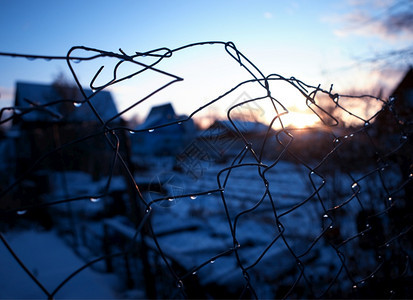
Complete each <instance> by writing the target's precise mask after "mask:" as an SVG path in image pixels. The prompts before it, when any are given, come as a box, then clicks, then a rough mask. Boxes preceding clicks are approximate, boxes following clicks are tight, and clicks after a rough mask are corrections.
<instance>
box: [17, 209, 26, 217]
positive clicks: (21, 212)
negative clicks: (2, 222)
mask: <svg viewBox="0 0 413 300" xmlns="http://www.w3.org/2000/svg"><path fill="white" fill-rule="evenodd" d="M26 213H27V210H18V211H17V214H18V215H19V216H22V215H24V214H26Z"/></svg>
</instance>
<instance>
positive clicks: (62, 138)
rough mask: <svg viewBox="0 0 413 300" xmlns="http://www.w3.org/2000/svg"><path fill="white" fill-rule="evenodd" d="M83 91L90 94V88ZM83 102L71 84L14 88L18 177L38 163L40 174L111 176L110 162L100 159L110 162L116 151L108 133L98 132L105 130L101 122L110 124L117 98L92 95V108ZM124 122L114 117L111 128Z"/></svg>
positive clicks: (106, 95)
mask: <svg viewBox="0 0 413 300" xmlns="http://www.w3.org/2000/svg"><path fill="white" fill-rule="evenodd" d="M85 93H86V95H88V96H90V95H92V91H91V90H85ZM83 100H84V99H83V96H82V94H81V93H80V91H79V89H78V88H76V87H72V86H68V85H61V84H60V85H59V84H51V85H45V84H37V83H26V82H18V83H17V84H16V96H15V103H14V106H15V116H14V119H13V125H12V129H13V130H15V131H17V132H18V138H17V139H16V149H17V153H16V156H17V157H16V159H17V162H16V164H17V165H16V173H17V174H22V173H23V172H25V171H26V170H28V169H29V168H31V167H32V166H33V164H34V163H35V162H36V161H37V163H36V169H37V170H55V171H58V170H67V171H70V170H76V171H84V172H87V173H89V174H92V175H93V176H94V178H96V179H97V178H98V177H99V176H101V175H106V174H108V172H109V171H110V170H109V168H107V169H105V167H106V165H110V163H108V164H102V161H105V162H110V161H111V160H112V159H113V155H114V154H113V153H114V151H113V150H112V149H111V147H110V146H109V143H108V141H107V139H106V137H105V135H104V134H96V133H98V132H101V131H102V128H103V127H102V123H101V121H100V120H99V118H100V119H102V120H103V121H106V120H109V119H110V118H112V117H113V116H116V114H117V113H118V112H117V109H116V106H115V103H114V100H113V98H112V96H111V94H110V93H109V92H107V91H100V92H98V93H96V94H95V95H94V96H93V97H91V99H90V103H91V104H92V105H93V109H92V107H91V105H89V104H88V103H83V104H82V101H83ZM94 110H95V111H94ZM120 122H121V120H119V118H118V119H115V120H114V121H112V122H110V126H116V124H118V125H119V124H120ZM89 136H90V137H89ZM82 138H84V140H79V139H82ZM76 140H79V141H78V142H76Z"/></svg>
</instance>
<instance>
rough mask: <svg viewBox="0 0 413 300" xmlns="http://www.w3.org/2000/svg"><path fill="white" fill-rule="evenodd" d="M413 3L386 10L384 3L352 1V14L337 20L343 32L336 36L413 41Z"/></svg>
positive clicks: (336, 30)
mask: <svg viewBox="0 0 413 300" xmlns="http://www.w3.org/2000/svg"><path fill="white" fill-rule="evenodd" d="M411 3H413V2H408V1H407V2H406V1H404V0H398V1H395V2H392V3H391V4H390V5H387V6H386V7H384V6H383V4H382V3H381V2H380V1H377V2H376V1H374V2H372V1H369V0H351V7H352V11H351V12H350V13H348V14H345V15H343V16H340V17H337V18H336V20H335V21H336V22H335V23H338V24H341V28H338V29H335V30H334V34H335V35H336V36H338V37H346V36H349V35H359V36H368V37H371V36H376V37H379V38H381V39H383V40H387V41H392V40H393V41H394V40H398V39H399V40H400V39H404V40H412V41H413V4H411ZM369 4H370V5H369ZM332 20H333V19H332V18H330V19H326V20H325V21H327V22H330V23H332V22H333V21H332ZM337 20H338V22H337Z"/></svg>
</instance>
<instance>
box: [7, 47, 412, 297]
mask: <svg viewBox="0 0 413 300" xmlns="http://www.w3.org/2000/svg"><path fill="white" fill-rule="evenodd" d="M199 47H219V49H222V53H223V55H227V56H228V57H230V58H231V59H233V60H234V61H235V62H236V63H237V64H239V65H240V70H241V71H243V72H246V73H247V74H248V76H250V79H249V80H246V81H243V82H240V83H239V84H237V85H236V86H234V87H232V88H231V89H229V90H228V91H226V92H225V93H223V94H222V95H220V96H219V97H216V98H214V99H210V100H208V101H206V102H205V103H199V104H198V105H199V107H198V108H196V109H195V110H193V111H192V112H191V113H190V114H189V116H183V117H176V118H171V117H170V116H169V117H168V116H166V117H165V118H164V119H163V120H162V121H161V122H158V123H156V122H155V123H150V122H144V123H143V124H141V126H138V127H131V126H128V125H127V123H125V122H124V121H123V120H122V117H123V116H124V115H125V114H126V113H128V112H130V111H131V110H139V107H140V105H142V104H143V103H147V102H149V103H150V102H151V99H152V98H153V97H154V95H156V94H157V93H159V92H161V91H164V90H165V91H167V90H168V88H169V87H171V86H173V85H174V84H176V83H178V82H180V81H182V80H183V78H181V77H180V76H178V75H175V74H173V72H169V71H166V70H165V69H163V68H162V66H163V63H164V62H165V61H170V60H174V57H175V55H176V54H177V53H179V52H182V51H189V50H191V49H194V48H199ZM74 53H76V54H78V55H76V56H75V55H74ZM79 53H80V54H79ZM0 55H1V56H3V57H8V58H9V59H17V58H18V57H21V58H26V59H30V60H36V61H39V60H43V59H45V60H51V61H54V60H66V62H67V65H68V68H69V70H70V72H71V74H72V75H73V78H74V80H75V83H76V86H75V87H69V86H65V85H60V86H56V85H55V89H59V88H60V92H59V93H58V94H57V95H59V97H58V96H56V97H55V98H50V99H46V100H45V99H36V97H34V98H33V99H32V98H30V96H25V97H24V99H22V100H21V103H16V105H15V106H11V107H7V108H3V109H2V110H1V123H2V124H11V123H13V124H12V125H11V129H9V130H8V132H13V134H11V133H9V134H4V137H3V139H2V143H3V148H4V149H6V150H5V151H3V153H2V155H4V159H3V160H4V163H3V166H2V183H1V193H0V197H1V198H0V204H1V223H0V225H1V227H0V228H1V234H0V239H1V241H2V244H3V245H4V247H5V248H7V250H8V251H9V252H10V254H11V255H12V256H13V258H14V260H15V261H16V264H15V268H21V269H23V270H24V272H25V273H26V275H27V276H29V277H30V278H31V280H33V282H34V283H35V284H36V285H37V286H38V287H39V288H40V290H41V291H42V294H43V295H44V297H45V298H46V297H47V298H55V297H56V298H59V291H60V290H61V289H62V287H64V286H65V285H66V284H68V283H69V282H70V281H71V280H73V279H74V278H76V276H78V275H79V274H81V272H83V271H84V270H86V269H93V270H97V271H101V272H106V273H115V274H117V276H118V277H120V278H121V279H122V283H123V285H122V288H121V289H123V290H133V289H135V290H140V291H142V293H141V294H139V295H141V297H143V298H310V297H311V298H313V297H317V298H348V297H356V298H364V297H370V298H371V297H374V298H375V297H377V298H393V297H396V298H410V297H411V296H412V294H413V293H412V286H413V285H412V283H413V282H412V269H411V251H412V244H411V241H412V239H411V228H412V226H413V225H412V221H411V220H412V219H411V218H412V204H411V203H412V200H413V199H412V180H413V165H412V163H413V162H412V140H411V139H412V137H411V133H412V131H411V120H412V116H413V114H412V110H411V104H409V102H408V101H410V103H411V100H404V98H403V97H404V96H403V95H404V94H403V93H399V94H397V93H396V94H397V95H396V94H395V95H392V97H389V98H386V99H382V98H381V97H379V96H370V95H361V96H355V95H342V94H339V93H336V92H335V91H334V92H333V86H331V87H329V88H328V89H323V88H322V87H321V86H312V85H308V84H306V83H304V82H302V81H300V80H298V79H296V78H285V77H283V76H281V75H278V74H270V75H265V74H263V73H262V72H261V71H260V69H259V68H258V67H257V66H255V65H254V64H253V63H252V62H251V61H250V60H249V59H248V58H247V57H246V56H244V54H243V53H241V52H240V51H239V50H238V49H237V48H236V46H235V45H234V44H233V43H232V42H203V43H196V44H190V45H185V46H182V47H179V48H176V49H168V48H160V49H155V50H152V51H146V52H136V53H134V54H132V55H128V54H126V53H124V52H123V51H122V50H119V53H113V52H108V51H102V50H99V49H92V48H87V47H73V48H72V49H71V50H70V51H69V52H68V54H67V56H61V57H59V56H38V55H22V54H13V53H0ZM103 58H104V59H111V60H112V61H115V64H114V65H113V70H112V71H113V77H112V78H111V79H110V80H108V81H107V82H103V83H102V82H101V83H100V85H99V86H97V83H96V82H99V81H102V80H101V78H100V75H101V73H102V70H103V67H101V68H99V69H96V70H93V72H94V73H95V74H94V76H93V77H92V79H91V80H90V82H89V86H90V89H84V87H83V86H82V84H81V80H80V79H79V74H78V73H77V71H76V63H77V64H78V65H81V64H83V63H85V62H89V61H94V60H99V59H103ZM148 58H150V59H153V61H152V62H151V63H147V62H143V61H144V59H148ZM45 63H47V62H45ZM125 64H131V65H132V66H133V68H134V69H133V71H132V72H130V73H128V74H127V75H125V76H124V75H122V76H120V75H119V73H120V70H121V69H122V67H123V66H124V65H125ZM145 72H154V73H156V74H160V75H162V76H165V77H166V78H168V80H167V81H166V82H163V83H162V84H161V85H160V87H158V88H156V89H155V90H152V91H150V92H149V93H148V94H146V95H144V96H142V97H141V98H139V99H137V100H136V101H134V103H133V104H132V105H130V106H129V107H127V108H125V109H123V110H122V111H120V112H117V111H115V112H114V113H112V114H111V113H110V112H111V111H110V110H105V107H107V105H108V104H107V103H106V102H105V103H106V104H105V105H106V106H103V108H102V103H104V100H102V99H103V98H102V97H100V96H102V95H104V93H105V92H106V90H108V89H110V88H112V87H114V86H116V85H117V84H119V83H121V82H124V81H128V80H130V79H139V78H140V77H139V76H142V75H143V74H144V73H145ZM279 83H282V84H284V88H288V89H292V90H293V91H294V92H296V93H297V94H298V98H299V99H301V101H302V103H305V104H306V109H307V110H308V112H311V113H312V115H313V116H315V117H316V119H317V120H318V123H315V124H313V125H311V126H306V127H302V128H297V127H294V126H292V125H289V124H287V123H286V122H285V120H286V118H287V117H289V115H293V118H295V122H299V121H300V118H303V117H304V116H302V115H301V116H300V115H294V112H292V111H291V110H290V109H289V105H290V103H288V101H289V100H290V99H288V98H286V99H281V98H279V97H278V96H275V94H276V92H277V91H278V86H277V84H279ZM204 84H205V85H208V82H204ZM250 85H253V86H254V87H256V88H257V89H258V91H259V95H258V96H256V97H255V96H254V97H251V96H250V93H248V92H246V91H247V90H248V88H247V87H249V86H250ZM17 92H18V91H17ZM239 95H241V96H239ZM254 95H255V93H254ZM230 96H234V97H235V98H236V101H235V102H233V103H232V104H231V105H230V106H229V107H228V109H227V110H226V111H225V112H224V113H225V114H226V116H227V118H226V120H217V121H216V122H215V123H214V124H213V125H212V126H210V127H208V128H207V129H205V130H203V131H197V133H196V134H195V135H193V136H192V137H191V139H187V140H182V139H181V137H182V135H179V134H178V135H177V134H176V132H180V131H185V128H186V129H188V127H190V126H189V125H190V124H191V123H192V122H193V118H194V117H195V116H196V115H197V114H199V113H201V112H203V111H204V110H207V109H208V108H209V107H210V106H212V105H214V104H217V103H220V102H221V101H224V100H223V99H225V98H226V97H230ZM99 97H100V98H99ZM18 98H19V96H18V95H16V101H17V99H18ZM200 99H203V97H202V95H200ZM406 99H407V98H406ZM194 101H198V100H196V99H194ZM360 107H363V108H364V109H363V110H360ZM80 109H82V110H83V113H79V110H80ZM263 113H265V114H266V116H267V120H269V121H268V122H267V123H268V124H267V125H263V123H259V122H257V118H258V117H260V116H261V115H262V114H263ZM307 115H308V113H307ZM76 116H77V117H78V119H76ZM268 116H270V117H268ZM82 118H83V119H82ZM254 118H255V119H254ZM258 119H259V118H258ZM188 124H189V125H188ZM293 124H294V122H293ZM168 130H170V131H168ZM160 136H162V137H163V139H157V138H159V137H160ZM165 136H166V137H167V138H168V137H169V140H167V139H165ZM6 137H7V138H6ZM153 141H155V142H153ZM145 143H147V144H149V145H151V146H150V147H148V146H145ZM151 143H153V144H151ZM168 143H169V144H170V147H169V148H168V147H166V148H165V145H167V144H168ZM162 147H164V148H162ZM134 148H138V150H137V152H136V151H134V150H133V149H134ZM10 149H12V150H10ZM156 149H158V150H159V149H163V150H162V153H165V151H166V152H167V151H169V154H172V155H160V154H157V155H149V153H148V152H152V153H155V152H156ZM170 149H173V151H172V150H170ZM139 151H140V152H139ZM137 153H138V154H137ZM34 224H40V225H41V226H42V227H43V228H46V229H48V230H57V231H58V233H59V234H60V235H61V236H62V237H63V239H64V240H65V241H66V242H67V243H68V244H69V245H71V247H72V248H73V249H74V251H75V252H76V253H77V254H78V255H79V256H80V257H82V258H83V259H85V264H84V266H82V267H81V268H79V269H77V270H76V271H74V272H68V274H67V277H66V278H65V279H64V280H62V281H61V282H59V284H58V285H57V286H55V287H52V288H50V287H46V286H47V284H45V283H44V282H42V280H40V279H39V278H37V276H36V274H35V273H36V272H34V271H33V270H30V268H28V267H27V266H26V265H25V261H24V260H22V259H21V258H20V257H19V255H18V254H17V253H18V251H16V249H14V248H13V247H12V245H11V243H9V242H8V235H9V233H10V234H12V233H13V232H14V230H16V228H22V227H23V228H27V227H33V226H35V225H34ZM27 247H31V245H30V241H28V242H27ZM50 250H51V251H53V249H50ZM62 260H64V257H62ZM7 272H8V271H3V272H2V273H3V274H7ZM10 272H11V271H10ZM39 272H41V270H39ZM2 280H6V281H7V279H6V278H2ZM8 284H9V285H11V286H13V287H14V288H15V289H16V290H18V289H19V285H18V283H14V282H9V283H8ZM121 295H122V297H127V296H126V295H127V294H125V293H121ZM0 297H1V291H0ZM136 297H138V296H136Z"/></svg>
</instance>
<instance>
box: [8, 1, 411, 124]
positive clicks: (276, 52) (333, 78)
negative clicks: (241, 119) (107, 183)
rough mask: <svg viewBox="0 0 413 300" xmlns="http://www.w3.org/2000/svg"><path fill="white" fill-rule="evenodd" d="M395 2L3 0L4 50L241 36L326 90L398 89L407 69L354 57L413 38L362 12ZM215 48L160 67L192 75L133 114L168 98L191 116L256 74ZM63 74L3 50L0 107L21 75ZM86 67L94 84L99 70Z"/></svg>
mask: <svg viewBox="0 0 413 300" xmlns="http://www.w3.org/2000/svg"><path fill="white" fill-rule="evenodd" d="M392 2H394V1H393V0H389V1H378V0H377V1H372V0H344V1H309V0H308V1H305V0H302V1H263V0H259V1H252V0H240V1H215V0H210V1H188V0H187V1H182V0H178V1H163V0H162V1H130V0H120V1H117V2H113V1H110V2H109V1H78V0H76V1H70V2H69V1H41V0H40V1H21V0H2V1H1V2H0V6H1V9H0V52H13V53H27V54H44V55H66V53H67V51H68V50H69V49H70V48H71V47H72V46H77V45H82V46H88V47H92V48H98V49H102V50H107V51H114V52H117V51H118V49H119V48H122V50H124V51H125V52H126V53H128V54H133V53H134V52H135V51H147V50H150V49H155V48H159V47H168V48H171V49H172V48H175V47H179V46H182V45H185V44H188V43H192V42H198V41H208V40H216V41H233V42H234V43H235V45H236V46H237V48H238V49H239V50H240V51H241V52H242V53H243V54H244V55H246V56H247V57H248V58H249V59H250V60H252V61H253V62H254V63H255V64H256V65H257V66H258V67H259V68H260V69H261V70H262V72H263V73H264V74H265V75H268V74H271V73H277V74H281V75H283V76H286V77H290V76H294V77H296V78H299V79H301V80H303V81H305V82H306V83H308V84H312V85H318V84H322V86H323V87H324V88H326V89H328V87H329V85H330V84H334V86H335V87H336V89H338V90H339V91H340V90H343V91H344V90H357V89H364V90H372V89H374V85H375V84H377V85H379V84H387V85H388V86H389V87H391V86H393V85H394V84H395V82H397V80H398V79H399V78H400V74H401V73H397V72H394V70H392V69H391V68H389V70H384V71H382V72H378V71H377V70H372V69H371V68H370V67H369V66H367V65H363V64H358V63H357V61H355V60H354V58H355V57H368V56H371V55H374V54H377V53H380V52H381V51H386V50H390V49H399V48H403V47H405V46H406V45H410V44H411V42H412V34H411V32H410V33H409V32H407V33H405V32H393V33H392V32H387V31H385V30H384V29H383V28H382V27H380V24H378V23H374V24H372V23H368V24H367V26H366V24H365V22H364V20H363V17H364V18H366V17H367V16H368V15H369V14H370V15H380V13H381V12H382V11H383V7H385V6H386V5H388V4H391V3H392ZM366 8H368V9H367V13H366ZM208 47H209V46H206V47H204V48H203V47H198V48H196V49H190V50H185V51H184V52H182V53H179V55H178V54H177V55H176V56H174V57H173V60H171V61H170V62H168V63H166V64H164V65H160V66H159V67H160V68H161V69H164V68H165V70H167V71H169V72H172V73H174V74H176V75H178V76H182V77H184V79H185V84H182V85H181V86H180V88H175V87H173V88H170V89H168V90H167V91H165V92H163V93H161V94H160V95H158V96H157V97H155V98H154V99H151V101H152V102H150V103H149V102H148V103H145V104H144V105H141V106H139V107H137V108H136V109H134V110H133V111H132V112H131V113H130V114H128V116H131V115H134V114H138V115H140V116H141V117H144V116H145V114H146V113H147V110H148V109H149V107H150V106H151V105H153V104H158V103H161V102H166V101H173V104H174V106H175V108H176V110H177V111H178V113H189V112H190V110H191V109H194V108H196V107H199V106H201V105H202V104H203V103H204V102H205V101H206V100H207V99H210V98H211V97H214V96H217V95H219V93H220V92H222V91H225V90H227V89H229V88H231V87H232V85H233V84H234V83H237V82H239V81H240V80H242V79H248V76H247V75H246V74H243V73H242V70H240V68H239V66H238V68H237V66H236V64H235V63H234V61H232V60H230V59H229V58H228V55H226V53H225V51H224V49H223V48H222V47H221V48H219V47H215V46H214V47H209V48H208ZM79 65H81V64H79ZM85 68H86V69H87V66H85ZM90 69H92V68H91V67H89V71H90ZM95 71H96V70H94V71H93V72H95ZM61 72H63V73H65V74H66V75H67V77H68V78H70V73H69V70H68V68H67V65H66V63H65V62H63V61H59V62H57V61H51V62H46V61H44V60H35V61H29V60H27V59H20V58H9V57H0V94H1V95H0V106H4V105H8V104H9V103H10V101H11V100H12V98H13V93H14V85H15V82H16V81H17V80H21V81H31V82H43V83H50V82H52V81H53V80H54V78H56V76H57V74H59V73H61ZM79 72H81V71H79ZM82 72H83V71H82ZM86 72H87V71H86ZM386 72H387V73H386ZM241 73H242V74H241ZM79 74H80V77H82V76H84V77H83V82H85V83H87V82H88V78H89V77H88V76H90V75H83V73H79ZM383 74H387V76H386V75H383ZM162 80H163V79H161V78H158V77H157V76H147V78H139V80H138V81H134V82H133V83H132V82H130V83H128V84H125V85H123V86H122V87H120V86H119V87H116V86H114V87H113V89H112V92H113V94H114V97H115V99H116V101H117V105H118V108H119V109H123V108H125V107H127V106H128V105H130V104H131V103H133V102H134V101H137V100H138V99H139V97H140V95H143V93H144V92H145V91H146V90H145V88H146V89H147V90H148V91H149V90H150V89H151V88H155V87H156V86H159V85H160V83H161V82H163V81H162ZM140 87H142V89H141V88H140ZM240 93H242V92H240ZM234 97H235V98H236V97H237V95H234ZM228 101H229V102H231V101H232V100H228ZM222 108H225V107H223V106H222V107H217V108H216V109H218V110H220V109H222Z"/></svg>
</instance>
